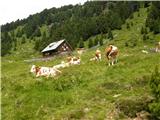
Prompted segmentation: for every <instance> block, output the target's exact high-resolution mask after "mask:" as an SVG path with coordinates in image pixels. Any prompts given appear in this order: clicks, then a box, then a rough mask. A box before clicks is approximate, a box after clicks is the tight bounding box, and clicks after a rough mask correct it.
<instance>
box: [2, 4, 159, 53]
mask: <svg viewBox="0 0 160 120" xmlns="http://www.w3.org/2000/svg"><path fill="white" fill-rule="evenodd" d="M149 4H152V7H151V8H150V9H148V12H149V14H148V18H147V20H146V26H147V27H149V28H150V30H151V31H153V32H154V33H155V34H158V33H160V17H159V16H160V3H159V2H144V1H142V2H133V1H125V2H124V1H123V2H115V1H101V2H98V1H91V2H89V1H87V2H85V3H84V4H83V5H80V4H77V5H74V6H73V5H67V6H62V7H60V8H54V7H53V8H51V9H44V10H43V11H42V12H40V13H37V14H34V15H30V16H29V17H28V18H26V19H22V20H17V21H15V22H11V23H7V24H5V25H2V35H1V36H2V54H1V55H2V56H4V55H6V54H9V53H10V50H11V49H12V48H14V49H15V50H16V42H17V40H18V39H20V38H21V40H22V43H23V42H25V41H26V40H31V41H35V47H34V48H35V50H37V51H41V50H42V49H43V48H44V47H45V46H46V45H48V44H49V43H51V42H54V41H57V40H60V39H66V41H68V42H69V43H70V44H71V46H72V47H73V48H76V47H83V42H84V41H87V40H89V38H90V37H91V36H95V35H97V34H103V35H104V37H107V34H108V36H111V37H110V38H111V39H112V32H111V31H112V30H114V29H121V25H122V24H124V22H125V20H126V19H127V18H129V17H130V18H132V17H133V12H135V11H137V10H138V9H139V8H140V6H144V7H147V6H149ZM43 26H47V27H46V30H45V31H42V30H41V29H42V27H43ZM91 46H92V45H90V46H89V47H91Z"/></svg>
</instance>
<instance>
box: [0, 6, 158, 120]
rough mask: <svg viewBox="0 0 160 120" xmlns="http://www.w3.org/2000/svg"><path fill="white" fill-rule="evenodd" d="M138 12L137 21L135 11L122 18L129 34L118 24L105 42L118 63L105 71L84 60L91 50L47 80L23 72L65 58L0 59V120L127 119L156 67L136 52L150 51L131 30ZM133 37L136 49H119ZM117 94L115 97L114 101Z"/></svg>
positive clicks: (139, 22) (145, 97)
mask: <svg viewBox="0 0 160 120" xmlns="http://www.w3.org/2000/svg"><path fill="white" fill-rule="evenodd" d="M139 13H140V17H137V14H138V12H136V13H135V14H134V18H133V19H128V20H127V22H128V21H132V22H133V27H131V28H130V29H129V30H128V29H126V27H125V26H126V24H124V25H123V26H122V29H121V30H115V31H113V34H114V35H116V37H115V38H114V40H113V41H109V42H111V43H114V44H115V45H117V46H118V47H119V48H120V55H119V62H118V64H117V65H115V66H111V67H109V66H108V65H107V62H106V59H105V57H104V55H103V56H102V57H103V58H102V59H103V60H102V61H101V62H89V59H90V58H91V57H92V56H93V55H94V52H95V49H91V50H88V51H87V52H86V53H84V54H83V55H82V56H81V59H82V64H81V65H77V66H72V67H69V68H64V69H61V70H62V74H61V75H59V76H57V77H56V78H49V79H47V78H44V77H40V78H36V77H35V76H34V75H32V74H31V73H29V71H30V68H31V65H32V64H36V65H40V66H53V65H55V64H57V63H60V61H61V60H64V59H65V57H58V58H57V59H54V60H52V61H48V62H44V61H36V62H25V61H23V60H24V59H26V58H27V57H30V58H32V56H30V54H33V55H34V56H38V55H37V54H34V53H33V51H32V50H30V52H28V53H27V54H23V52H24V51H18V52H20V54H19V55H18V56H17V55H15V54H13V55H12V56H6V57H4V58H2V76H1V78H2V86H1V89H2V119H5V120H13V119H15V120H22V119H23V120H28V119H33V120H34V119H36V120H37V119H38V120H44V119H45V120H51V119H58V120H59V119H69V120H71V119H85V120H86V119H95V120H103V119H111V117H112V119H128V118H129V117H135V116H136V112H139V111H141V110H145V109H147V102H148V101H150V89H149V86H148V82H149V78H150V75H151V72H152V71H153V69H154V67H155V66H156V65H159V64H160V63H159V61H160V54H156V53H150V54H144V53H142V52H141V50H142V49H144V48H143V46H144V45H147V46H148V47H153V44H152V43H151V42H145V43H144V42H142V39H141V37H142V36H141V34H140V30H137V28H138V29H140V28H141V26H143V25H144V21H145V18H146V9H141V10H140V11H139ZM133 33H134V34H135V35H137V37H136V39H137V42H136V43H137V45H136V46H134V47H132V46H129V47H125V42H126V41H130V40H131V39H132V38H133V37H134V36H133ZM150 34H152V33H150ZM155 38H156V39H158V38H159V35H157V36H156V37H155ZM106 41H107V39H106ZM148 41H149V40H148ZM25 45H28V47H27V48H30V46H32V45H31V44H30V43H25V44H24V46H22V48H23V47H25ZM106 46H107V44H105V45H103V46H101V47H100V50H101V51H102V52H103V51H104V49H105V47H106ZM21 52H22V53H21ZM103 53H104V52H103ZM24 55H26V56H25V57H24ZM117 94H120V96H119V97H114V95H117Z"/></svg>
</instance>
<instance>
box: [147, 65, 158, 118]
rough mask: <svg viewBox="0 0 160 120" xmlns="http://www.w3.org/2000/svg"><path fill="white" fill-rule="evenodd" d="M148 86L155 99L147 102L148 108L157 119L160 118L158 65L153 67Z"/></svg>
mask: <svg viewBox="0 0 160 120" xmlns="http://www.w3.org/2000/svg"><path fill="white" fill-rule="evenodd" d="M150 88H151V92H152V95H153V96H154V97H155V99H154V101H153V102H152V103H150V104H149V109H150V111H151V112H152V114H153V115H154V116H155V117H157V119H158V118H160V71H159V69H158V66H156V67H155V71H154V73H153V74H152V75H151V79H150Z"/></svg>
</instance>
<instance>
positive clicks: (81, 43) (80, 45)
mask: <svg viewBox="0 0 160 120" xmlns="http://www.w3.org/2000/svg"><path fill="white" fill-rule="evenodd" d="M78 47H79V48H83V47H84V42H83V39H82V38H81V40H80V41H79V46H78Z"/></svg>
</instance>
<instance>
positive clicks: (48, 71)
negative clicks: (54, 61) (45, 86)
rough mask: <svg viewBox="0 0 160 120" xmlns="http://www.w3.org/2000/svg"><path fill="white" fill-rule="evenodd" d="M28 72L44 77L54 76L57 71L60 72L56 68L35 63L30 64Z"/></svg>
mask: <svg viewBox="0 0 160 120" xmlns="http://www.w3.org/2000/svg"><path fill="white" fill-rule="evenodd" d="M30 72H32V73H35V74H36V77H39V76H45V77H47V78H48V77H50V76H51V77H54V76H56V75H57V74H58V73H61V71H59V70H58V69H56V68H51V67H38V66H35V65H32V67H31V70H30Z"/></svg>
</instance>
